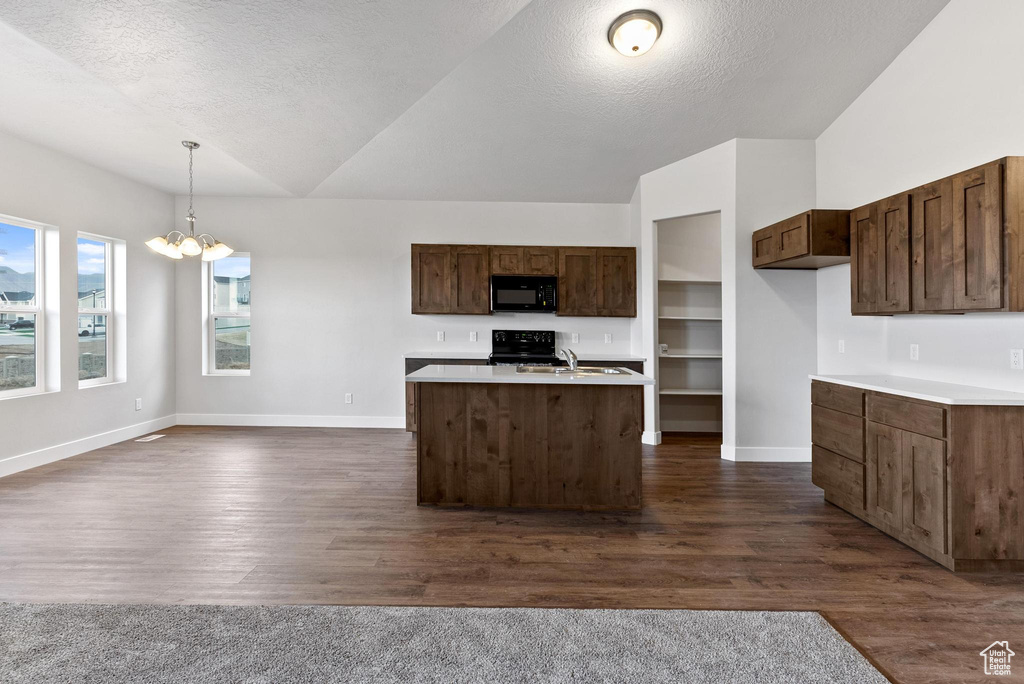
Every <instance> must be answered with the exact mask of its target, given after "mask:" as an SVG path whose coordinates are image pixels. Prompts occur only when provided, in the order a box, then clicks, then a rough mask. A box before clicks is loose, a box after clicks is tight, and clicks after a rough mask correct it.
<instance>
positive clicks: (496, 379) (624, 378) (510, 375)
mask: <svg viewBox="0 0 1024 684" xmlns="http://www.w3.org/2000/svg"><path fill="white" fill-rule="evenodd" d="M622 370H623V371H625V372H624V373H620V374H615V375H611V374H607V375H606V374H602V375H576V374H574V373H557V374H556V373H517V372H516V367H515V366H441V365H436V364H435V365H431V366H425V367H424V368H421V369H419V370H418V371H415V372H414V373H409V375H406V376H405V381H406V382H479V383H509V384H511V383H521V384H534V385H653V384H654V379H653V378H649V377H647V376H646V375H640V374H639V373H634V372H633V371H631V370H629V369H626V368H623V369H622Z"/></svg>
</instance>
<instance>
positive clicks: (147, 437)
mask: <svg viewBox="0 0 1024 684" xmlns="http://www.w3.org/2000/svg"><path fill="white" fill-rule="evenodd" d="M161 437H163V435H146V436H145V437H143V438H142V439H137V440H135V441H136V442H152V441H153V440H154V439H160V438H161Z"/></svg>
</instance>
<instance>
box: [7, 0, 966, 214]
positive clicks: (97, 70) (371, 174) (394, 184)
mask: <svg viewBox="0 0 1024 684" xmlns="http://www.w3.org/2000/svg"><path fill="white" fill-rule="evenodd" d="M947 2H948V0H900V1H899V2H892V0H857V1H856V2H851V1H850V0H644V1H643V2H636V1H635V0H588V1H586V2H584V1H582V0H532V2H531V1H530V0H473V1H472V2H468V1H467V0H358V1H356V0H352V1H345V2H339V1H337V0H308V1H305V2H293V1H291V0H219V1H218V0H163V1H161V2H153V1H151V0H134V1H132V0H118V1H112V0H77V1H76V0H4V2H3V3H0V65H2V67H0V94H2V95H0V129H3V130H6V131H8V132H10V133H12V134H14V135H16V136H18V137H22V138H25V139H28V140H32V141H35V142H38V143H41V144H43V145H46V146H49V147H52V148H55V149H58V150H61V151H65V152H68V153H69V154H72V155H74V156H76V157H79V158H81V159H83V160H85V161H87V162H90V163H93V164H96V165H98V166H100V167H103V168H107V169H110V170H112V171H115V172H117V173H121V174H123V175H125V176H128V177H131V178H135V179H137V180H140V181H142V182H145V183H148V184H151V185H153V186H156V187H158V188H161V189H164V190H166V191H168V192H175V193H180V192H182V191H184V190H185V188H186V187H187V179H186V175H185V164H186V153H185V151H184V150H183V148H182V147H181V146H180V144H179V141H180V140H182V139H186V138H188V139H193V140H197V141H199V142H200V143H202V144H203V147H202V148H201V149H200V150H199V151H198V152H197V159H196V183H197V191H199V192H200V193H202V194H228V195H257V196H283V197H289V196H294V197H307V196H309V197H337V198H380V199H392V198H396V199H451V200H510V201H553V202H625V201H628V200H629V197H630V195H631V194H632V191H633V188H634V186H635V184H636V180H637V178H638V177H639V176H640V175H641V174H643V173H646V172H647V171H651V170H653V169H656V168H658V167H660V166H664V165H665V164H668V163H670V162H673V161H675V160H677V159H681V158H683V157H686V156H688V155H690V154H693V153H695V152H698V151H700V150H703V149H706V148H708V147H711V146H713V145H716V144H718V143H720V142H723V141H725V140H729V139H731V138H734V137H768V138H814V137H816V136H817V135H818V134H820V133H821V131H823V130H824V129H825V128H826V127H827V126H828V124H829V123H831V122H832V121H833V120H834V119H835V118H836V116H838V115H839V114H840V113H841V112H842V111H843V109H845V108H846V106H847V105H849V104H850V103H851V102H852V101H853V100H854V99H855V98H856V97H857V95H859V94H860V92H861V91H863V90H864V88H865V87H866V86H867V85H868V84H869V83H870V82H871V81H872V80H873V79H874V78H875V77H876V76H877V75H878V74H879V73H881V71H882V70H883V69H884V68H885V67H886V66H887V65H888V64H889V63H890V62H891V61H892V59H893V58H894V57H895V56H896V55H897V54H898V53H899V52H900V51H901V50H902V49H903V48H904V47H905V46H906V45H907V44H908V43H909V42H910V41H911V40H912V39H913V38H914V37H915V36H916V35H917V34H918V33H919V32H920V31H921V29H923V28H924V26H925V25H926V24H927V23H928V22H929V21H930V20H931V19H932V18H933V17H934V16H935V14H937V13H938V12H939V10H941V9H942V7H943V6H944V5H945V4H946V3H947ZM636 7H643V8H647V9H651V10H654V11H655V12H657V13H658V14H659V15H660V16H661V18H662V21H663V24H664V31H663V34H662V37H661V39H660V40H659V42H658V43H657V44H656V45H655V47H654V48H653V49H652V50H651V51H650V52H649V53H647V54H646V55H644V56H643V57H639V58H627V57H623V56H621V55H619V54H618V53H617V52H615V50H614V49H613V48H612V47H611V46H610V45H609V44H608V42H607V38H606V33H607V30H608V25H609V24H610V23H611V22H612V21H613V20H614V19H615V17H616V16H618V15H619V14H621V13H622V12H624V11H627V10H629V9H635V8H636Z"/></svg>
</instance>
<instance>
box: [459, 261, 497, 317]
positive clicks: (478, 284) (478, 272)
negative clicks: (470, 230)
mask: <svg viewBox="0 0 1024 684" xmlns="http://www.w3.org/2000/svg"><path fill="white" fill-rule="evenodd" d="M489 260H490V251H489V250H488V248H487V247H486V246H484V245H452V247H451V262H452V276H451V288H452V295H451V312H450V313H453V314H489V313H491V274H490V263H489Z"/></svg>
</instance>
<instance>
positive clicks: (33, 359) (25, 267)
mask: <svg viewBox="0 0 1024 684" xmlns="http://www.w3.org/2000/svg"><path fill="white" fill-rule="evenodd" d="M42 245H43V241H42V231H41V230H40V229H38V228H32V227H29V226H27V225H18V224H15V223H10V222H8V219H6V218H3V217H0V397H9V396H17V395H20V394H32V393H35V392H38V391H42V385H43V352H44V350H45V346H44V345H43V328H44V321H45V316H43V315H42V312H43V308H42V304H43V302H42V294H43V289H42V283H43V274H42V264H43V260H42Z"/></svg>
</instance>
